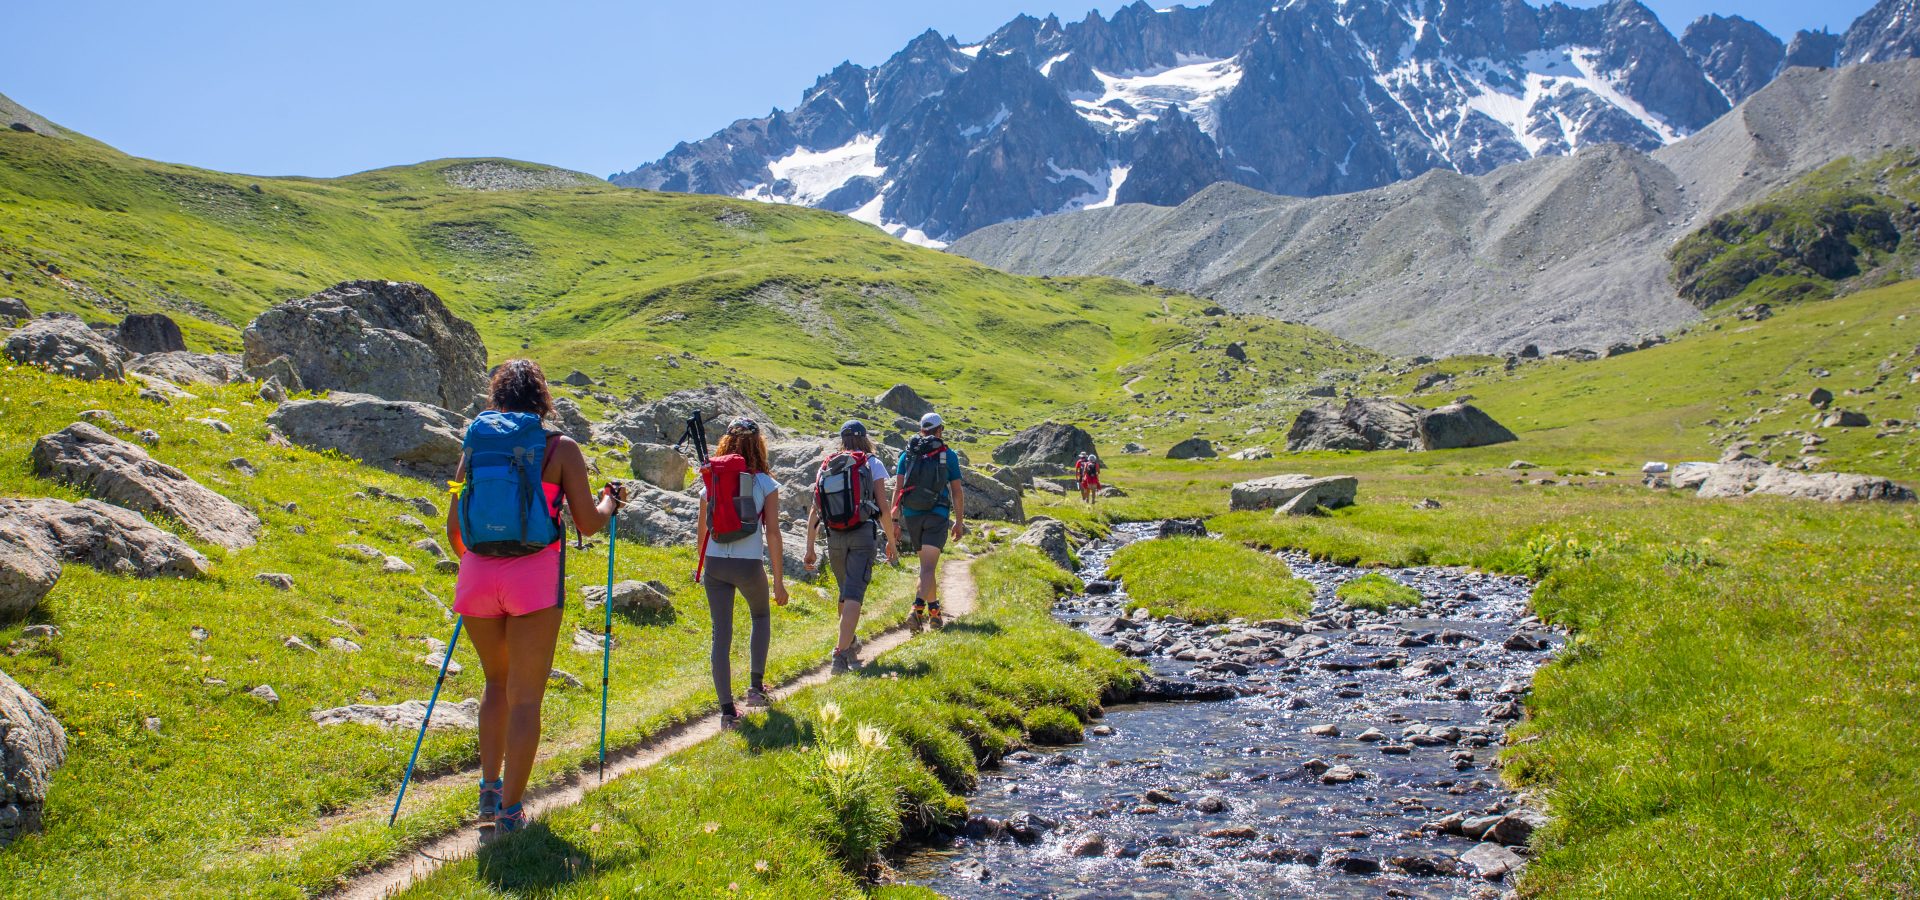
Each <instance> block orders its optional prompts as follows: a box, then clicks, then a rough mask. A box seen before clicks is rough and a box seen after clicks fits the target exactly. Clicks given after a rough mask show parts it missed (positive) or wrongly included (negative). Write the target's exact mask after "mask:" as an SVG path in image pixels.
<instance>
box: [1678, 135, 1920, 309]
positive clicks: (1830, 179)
mask: <svg viewBox="0 0 1920 900" xmlns="http://www.w3.org/2000/svg"><path fill="white" fill-rule="evenodd" d="M1916 203H1920V150H1915V149H1912V148H1909V149H1905V150H1900V151H1897V152H1894V153H1888V154H1884V155H1881V156H1879V157H1876V158H1874V159H1868V160H1854V159H1843V160H1840V161H1838V162H1835V163H1833V164H1831V165H1828V166H1825V167H1823V168H1821V169H1819V170H1817V171H1814V172H1811V173H1808V174H1807V175H1805V176H1803V177H1801V178H1800V179H1799V180H1798V181H1796V182H1795V183H1794V184H1792V185H1790V186H1788V187H1786V188H1783V189H1781V190H1779V191H1776V192H1774V193H1773V194H1772V195H1770V196H1768V197H1767V198H1766V199H1765V200H1763V201H1761V202H1759V203H1756V204H1753V205H1752V206H1749V207H1746V208H1744V209H1740V210H1735V211H1734V212H1730V213H1727V214H1725V215H1721V216H1716V217H1714V219H1713V221H1711V222H1708V223H1707V225H1706V227H1705V228H1702V229H1700V230H1699V231H1698V232H1695V233H1694V234H1692V235H1689V236H1688V237H1687V238H1686V239H1684V240H1682V241H1680V242H1679V243H1678V244H1676V245H1674V247H1673V250H1672V251H1671V252H1670V254H1669V255H1670V256H1671V257H1672V259H1673V279H1674V284H1675V285H1676V286H1677V287H1678V288H1679V291H1680V296H1682V297H1686V298H1687V299H1689V300H1692V301H1693V302H1694V303H1696V304H1698V305H1700V306H1701V307H1703V308H1705V307H1709V306H1713V305H1714V304H1717V303H1721V302H1723V301H1729V300H1733V301H1736V305H1744V304H1747V303H1756V302H1766V303H1780V302H1783V301H1792V300H1800V299H1824V298H1827V297H1831V296H1834V294H1835V293H1838V292H1841V291H1846V290H1853V289H1858V288H1860V287H1873V286H1876V285H1882V284H1888V283H1891V282H1894V281H1899V280H1901V279H1905V278H1911V277H1914V275H1915V274H1916V269H1915V264H1916V263H1920V252H1916V250H1915V248H1914V243H1915V239H1916V238H1920V207H1917V206H1916Z"/></svg>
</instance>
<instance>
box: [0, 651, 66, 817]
mask: <svg viewBox="0 0 1920 900" xmlns="http://www.w3.org/2000/svg"><path fill="white" fill-rule="evenodd" d="M66 761H67V731H66V729H64V728H61V727H60V723H59V722H58V721H57V720H55V719H54V717H53V714H52V713H49V712H47V708H46V707H45V706H42V705H41V704H40V701H39V700H37V699H35V698H34V696H33V695H32V694H29V693H27V689H26V688H23V687H21V686H20V683H19V682H17V681H14V680H13V679H12V678H10V677H8V676H7V673H5V672H0V847H4V846H6V845H8V844H11V843H13V841H14V840H15V839H17V838H19V837H20V836H21V835H24V834H27V833H28V832H32V831H38V830H39V829H40V817H41V814H42V812H43V811H44V810H45V809H46V806H47V787H48V785H50V784H52V783H53V771H54V770H55V769H58V768H60V764H61V763H64V762H66Z"/></svg>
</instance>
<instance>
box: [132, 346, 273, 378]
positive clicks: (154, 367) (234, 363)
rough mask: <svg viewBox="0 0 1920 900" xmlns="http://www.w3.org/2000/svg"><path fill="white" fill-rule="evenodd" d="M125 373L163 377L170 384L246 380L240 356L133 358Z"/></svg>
mask: <svg viewBox="0 0 1920 900" xmlns="http://www.w3.org/2000/svg"><path fill="white" fill-rule="evenodd" d="M127 371H128V372H130V373H133V374H137V375H151V376H153V377H155V378H164V379H166V380H167V381H171V382H173V383H174V384H237V383H239V382H242V381H245V380H247V373H246V368H245V367H244V366H242V365H241V364H240V357H238V356H235V355H233V354H231V353H187V352H184V351H178V350H172V351H168V352H165V353H148V354H144V355H141V356H136V357H134V358H133V360H132V361H131V362H129V363H127Z"/></svg>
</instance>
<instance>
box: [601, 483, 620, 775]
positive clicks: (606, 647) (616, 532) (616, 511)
mask: <svg viewBox="0 0 1920 900" xmlns="http://www.w3.org/2000/svg"><path fill="white" fill-rule="evenodd" d="M619 541H620V503H619V500H618V496H617V495H616V498H615V500H614V505H613V522H612V523H611V525H610V527H608V528H607V630H606V631H605V632H604V633H602V635H601V637H600V640H601V650H600V780H601V781H606V780H607V680H608V676H609V675H610V674H611V673H612V671H613V548H614V546H615V545H616V544H618V543H619Z"/></svg>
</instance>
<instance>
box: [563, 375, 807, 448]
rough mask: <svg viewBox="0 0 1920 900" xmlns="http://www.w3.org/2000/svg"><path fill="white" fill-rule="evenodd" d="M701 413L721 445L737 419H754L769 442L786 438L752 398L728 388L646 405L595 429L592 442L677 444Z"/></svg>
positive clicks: (689, 391) (684, 394)
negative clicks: (732, 420) (728, 427)
mask: <svg viewBox="0 0 1920 900" xmlns="http://www.w3.org/2000/svg"><path fill="white" fill-rule="evenodd" d="M696 411H698V412H699V413H700V414H701V415H702V416H703V417H705V419H706V421H707V423H708V424H707V438H708V440H710V441H713V442H715V443H718V442H719V440H720V435H722V434H724V433H725V432H726V428H727V422H728V420H730V419H734V418H748V419H752V420H753V421H754V423H755V424H757V425H759V426H760V433H761V434H762V435H763V436H765V437H766V439H767V440H769V441H773V440H777V439H779V438H781V437H783V436H784V435H783V434H782V433H781V431H780V429H778V428H775V427H774V426H773V425H771V424H769V423H768V422H767V414H766V413H765V412H763V411H762V410H761V409H760V406H759V404H757V403H755V402H753V400H752V398H750V397H748V396H747V395H746V394H743V393H741V392H740V390H739V389H738V388H735V387H733V386H732V385H725V384H710V385H707V386H706V387H698V388H689V389H687V390H684V391H675V392H673V393H671V394H668V395H666V396H665V397H661V398H660V399H658V400H655V401H652V402H650V403H643V404H641V405H639V406H636V407H634V408H632V409H629V410H626V411H624V412H622V413H620V414H619V415H616V416H614V417H613V418H612V419H609V420H608V421H605V422H601V423H600V424H598V425H595V426H593V442H594V443H596V444H603V445H605V446H608V447H618V446H621V445H624V444H668V445H672V444H675V443H678V442H679V440H680V436H681V435H682V434H684V433H685V432H686V428H687V419H688V418H689V417H690V416H692V415H693V414H694V412H696Z"/></svg>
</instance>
